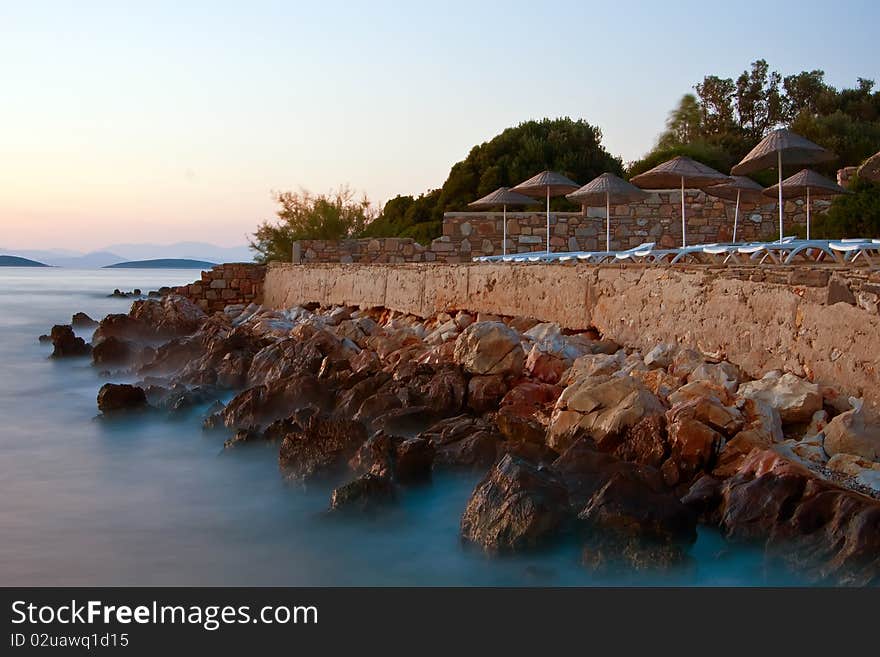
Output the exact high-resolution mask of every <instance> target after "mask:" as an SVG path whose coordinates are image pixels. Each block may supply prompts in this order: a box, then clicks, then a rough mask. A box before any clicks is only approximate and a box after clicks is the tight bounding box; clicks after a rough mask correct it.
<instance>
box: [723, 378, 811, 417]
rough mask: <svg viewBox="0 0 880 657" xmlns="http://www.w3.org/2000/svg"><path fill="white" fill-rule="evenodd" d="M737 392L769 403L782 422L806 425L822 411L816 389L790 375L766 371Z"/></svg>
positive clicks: (748, 397)
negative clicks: (759, 377)
mask: <svg viewBox="0 0 880 657" xmlns="http://www.w3.org/2000/svg"><path fill="white" fill-rule="evenodd" d="M738 393H739V396H740V397H745V398H747V399H755V400H757V401H762V402H765V403H767V404H769V405H770V406H772V407H773V408H775V409H776V410H778V411H779V416H780V418H781V419H782V422H783V423H786V422H809V421H810V418H811V417H812V416H813V413H815V412H816V411H818V410H820V409H821V408H822V394H821V392H820V391H819V386H817V385H816V384H814V383H809V382H808V381H804V380H803V379H801V378H798V377H796V376H795V375H794V374H789V373H786V374H780V373H779V372H769V373H767V374H765V375H764V376H763V378H761V379H758V380H757V381H749V382H748V383H743V384H742V385H741V386H740V387H739V391H738Z"/></svg>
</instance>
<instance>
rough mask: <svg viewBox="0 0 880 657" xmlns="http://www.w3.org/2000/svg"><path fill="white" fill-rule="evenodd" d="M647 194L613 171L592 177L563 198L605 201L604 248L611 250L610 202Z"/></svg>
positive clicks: (588, 202)
mask: <svg viewBox="0 0 880 657" xmlns="http://www.w3.org/2000/svg"><path fill="white" fill-rule="evenodd" d="M647 195H648V194H647V193H646V192H643V191H642V190H641V189H639V188H638V187H636V186H635V185H631V184H630V183H628V182H627V181H625V180H624V179H623V178H619V177H618V176H615V175H614V174H613V173H603V174H602V175H601V176H598V177H597V178H593V179H592V180H591V181H590V182H588V183H587V184H586V185H584V186H583V187H581V188H580V189H578V190H577V191H574V192H572V193H571V194H567V195H566V197H565V198H567V199H569V200H570V201H575V202H577V203H580V204H582V205H592V206H596V205H600V204H601V203H602V201H604V202H605V250H606V251H610V250H611V202H612V201H613V202H614V203H631V202H633V201H638V200H641V199H643V198H645V197H646V196H647Z"/></svg>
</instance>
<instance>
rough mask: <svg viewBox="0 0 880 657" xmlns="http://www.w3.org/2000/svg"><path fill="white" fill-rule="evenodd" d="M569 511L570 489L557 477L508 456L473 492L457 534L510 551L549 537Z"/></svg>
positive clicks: (488, 547) (490, 548)
mask: <svg viewBox="0 0 880 657" xmlns="http://www.w3.org/2000/svg"><path fill="white" fill-rule="evenodd" d="M568 514H569V506H568V493H567V492H566V490H565V486H564V485H563V483H562V481H561V480H560V479H559V477H558V476H557V475H555V474H554V473H553V472H552V471H551V470H548V469H544V468H538V467H537V466H535V465H532V464H531V463H529V462H527V461H525V460H523V459H520V458H517V457H515V456H511V455H510V454H508V455H506V456H504V458H502V459H501V460H500V461H499V462H498V463H497V464H496V465H495V467H494V468H492V470H490V471H489V473H488V474H487V475H486V477H485V478H484V479H483V480H482V481H481V482H480V483H479V484H477V487H476V489H475V490H474V492H473V493H472V494H471V497H470V499H469V500H468V503H467V507H466V508H465V510H464V514H463V515H462V518H461V536H462V538H464V539H465V540H466V541H470V542H472V543H475V544H477V545H479V546H481V547H482V548H483V549H484V550H486V551H488V552H514V551H517V550H522V549H526V548H532V547H535V546H537V545H539V544H541V543H542V542H544V541H546V540H548V539H549V538H550V537H552V536H553V535H554V534H555V533H556V532H557V531H559V529H560V527H561V526H562V524H563V523H564V522H565V520H566V518H567V517H568Z"/></svg>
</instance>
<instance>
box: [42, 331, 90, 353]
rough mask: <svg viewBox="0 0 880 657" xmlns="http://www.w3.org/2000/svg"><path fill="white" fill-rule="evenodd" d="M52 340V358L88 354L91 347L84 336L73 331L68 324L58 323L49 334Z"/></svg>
mask: <svg viewBox="0 0 880 657" xmlns="http://www.w3.org/2000/svg"><path fill="white" fill-rule="evenodd" d="M49 337H50V339H51V340H52V346H53V347H54V348H53V350H52V358H68V357H71V356H88V355H89V353H90V352H91V347H90V346H89V345H88V344H87V343H86V341H85V340H83V339H82V338H78V337H77V336H76V335H74V333H73V329H72V328H71V327H70V326H68V325H67V324H56V325H55V326H53V327H52V331H51V333H50V334H49Z"/></svg>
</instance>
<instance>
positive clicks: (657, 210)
mask: <svg viewBox="0 0 880 657" xmlns="http://www.w3.org/2000/svg"><path fill="white" fill-rule="evenodd" d="M828 205H829V204H828V202H827V201H824V200H815V201H814V202H813V212H814V214H815V213H820V212H823V211H824V210H826V209H827V207H828ZM685 209H686V216H687V224H688V225H687V231H688V243H689V244H700V243H702V244H707V243H712V242H730V241H731V240H732V238H733V218H734V213H735V204H734V203H732V202H730V201H724V200H722V199H718V198H715V197H712V196H708V195H706V193H705V192H702V191H700V190H685ZM785 222H786V224H785V225H786V232H787V234H791V231H793V230H794V229H795V227H801V226H803V225H804V224H805V222H806V211H805V205H804V201H803V199H796V200H790V201H786V203H785ZM778 226H779V215H778V211H777V208H776V204H775V203H774V202H773V201H772V200H770V199H768V202H767V203H766V204H760V205H757V204H754V203H745V202H743V203H742V204H741V205H740V216H739V222H738V228H737V240H738V241H754V240H765V239H775V238H776V237H777V236H778ZM503 231H504V221H503V214H502V213H501V212H447V213H445V214H444V216H443V235H442V236H441V237H439V238H437V239H435V240H433V241H432V242H431V244H429V245H428V246H423V245H421V244H419V243H418V242H415V241H414V240H412V239H409V238H401V237H391V238H376V239H351V240H302V241H299V242H295V243H294V245H293V250H292V254H291V261H292V262H294V263H296V264H313V263H319V262H332V263H355V264H372V263H404V262H439V263H460V262H470V261H471V259H472V258H474V257H475V256H481V255H499V254H501V253H503V248H502V241H503V234H504V233H503ZM507 231H508V232H507V235H508V239H507V253H528V252H532V251H545V250H546V249H547V244H546V235H547V218H546V213H544V212H541V211H540V210H533V211H528V212H513V211H511V212H508V213H507ZM643 242H655V243H656V244H658V245H659V246H660V247H674V246H679V245H680V244H681V192H679V191H676V190H672V191H659V192H650V193H649V195H648V197H647V198H646V199H645V200H644V201H640V202H638V203H632V204H629V205H612V206H611V248H612V249H613V250H621V249H628V248H631V247H634V246H637V245H639V244H642V243H643ZM550 247H551V249H552V250H553V251H596V250H604V249H605V208H604V207H588V208H583V209H582V210H581V211H579V212H551V213H550Z"/></svg>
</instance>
